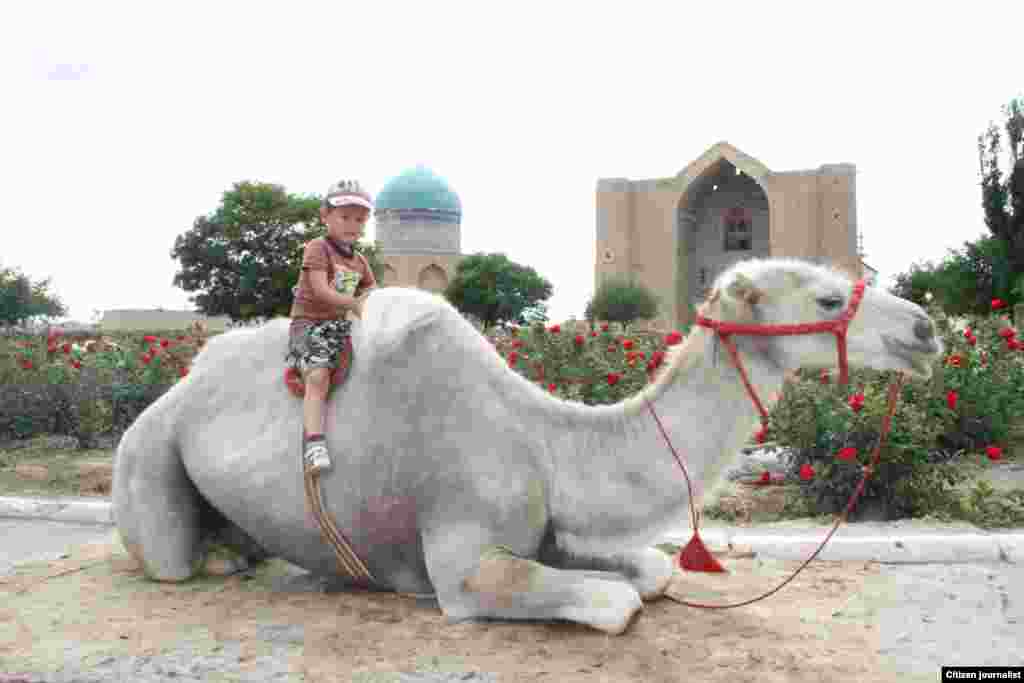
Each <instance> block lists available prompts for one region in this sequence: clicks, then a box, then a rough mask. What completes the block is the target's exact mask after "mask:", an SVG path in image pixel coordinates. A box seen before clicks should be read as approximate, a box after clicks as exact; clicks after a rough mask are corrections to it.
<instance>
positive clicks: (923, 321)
mask: <svg viewBox="0 0 1024 683" xmlns="http://www.w3.org/2000/svg"><path fill="white" fill-rule="evenodd" d="M914 336H915V337H917V338H918V339H920V340H921V341H929V340H931V339H932V338H933V337H934V336H935V328H934V327H933V326H932V321H931V320H929V319H928V318H918V320H917V322H915V323H914Z"/></svg>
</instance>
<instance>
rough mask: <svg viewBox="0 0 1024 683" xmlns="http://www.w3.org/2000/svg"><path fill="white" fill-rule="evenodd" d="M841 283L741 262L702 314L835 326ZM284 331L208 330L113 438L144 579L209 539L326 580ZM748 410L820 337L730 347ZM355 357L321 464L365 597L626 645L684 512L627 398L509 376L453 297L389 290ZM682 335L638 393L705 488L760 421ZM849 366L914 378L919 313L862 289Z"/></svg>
mask: <svg viewBox="0 0 1024 683" xmlns="http://www.w3.org/2000/svg"><path fill="white" fill-rule="evenodd" d="M851 290H852V283H851V282H850V280H849V279H847V278H846V277H845V276H843V275H841V274H839V273H837V272H834V271H831V270H828V269H826V268H824V267H821V266H816V265H811V264H808V263H804V262H798V261H790V260H751V261H745V262H741V263H739V264H738V265H736V266H734V267H732V268H731V269H729V270H728V271H726V272H724V273H723V274H722V275H721V276H720V277H719V279H718V280H717V281H716V283H715V291H716V292H717V296H713V297H712V298H711V299H710V300H709V301H708V302H707V303H706V304H705V308H704V311H705V314H706V315H707V316H708V317H710V318H713V319H718V320H733V321H746V322H760V323H764V324H782V323H795V322H814V321H820V320H829V319H833V318H835V317H836V316H838V315H839V314H840V313H842V311H843V310H844V308H845V307H846V303H847V301H848V300H849V297H850V295H851ZM287 328H288V321H287V320H275V321H272V322H270V323H268V324H267V325H265V326H262V327H259V328H255V329H244V330H238V331H232V332H228V333H226V334H223V335H220V336H218V337H216V338H214V339H212V340H210V342H209V343H208V345H207V347H206V348H205V349H204V350H203V351H202V353H201V354H200V355H199V356H198V357H197V359H196V361H195V364H194V367H193V369H192V371H191V373H190V374H189V375H188V376H187V377H186V378H185V379H183V380H182V381H180V382H179V383H178V384H177V385H175V386H174V387H173V388H172V389H171V390H170V391H168V392H167V393H166V394H165V395H164V396H162V397H161V398H160V399H159V400H158V401H156V402H155V403H154V404H153V405H152V406H150V407H149V408H148V409H147V410H146V411H145V412H144V413H143V414H142V415H141V416H139V418H138V420H137V421H136V422H135V424H134V425H133V426H132V427H131V428H130V429H129V430H128V432H127V433H126V434H125V435H124V438H123V439H122V441H121V445H120V447H119V449H118V453H117V459H116V467H115V472H114V488H113V497H114V512H115V516H116V520H117V525H118V528H119V529H120V532H121V536H122V539H123V541H124V543H125V546H126V547H127V548H128V550H129V551H130V552H131V553H132V554H133V555H134V556H135V557H137V558H138V559H139V560H140V561H141V563H142V565H143V566H144V568H145V571H146V573H147V575H148V576H150V577H151V578H153V579H156V580H160V581H183V580H186V579H189V578H190V577H192V576H195V575H196V574H197V573H198V572H201V571H203V567H204V562H205V561H206V558H207V555H208V549H209V548H210V546H211V543H212V540H211V539H216V540H217V541H218V542H219V543H227V544H229V545H230V546H231V547H232V548H234V550H235V551H236V552H237V553H238V555H239V560H238V561H237V562H233V563H230V566H229V567H228V569H229V570H231V569H234V570H237V569H241V568H243V567H245V566H247V564H246V563H247V561H248V562H252V561H255V560H258V559H261V558H265V557H268V556H276V557H281V558H283V559H285V560H288V561H289V562H292V563H294V564H296V565H299V566H301V567H304V568H306V569H308V570H310V571H311V572H314V573H316V574H323V575H337V574H338V573H339V570H338V564H337V562H336V559H335V556H334V553H333V551H332V549H331V548H330V547H329V546H328V545H327V544H326V543H325V542H324V541H323V540H322V538H321V535H320V531H319V529H318V527H316V526H315V525H311V524H310V523H309V522H308V517H307V511H306V504H305V501H304V489H303V481H302V474H301V464H300V457H299V453H298V449H299V446H300V435H301V430H302V408H301V401H299V400H297V399H296V398H295V397H294V396H292V395H291V394H290V393H289V392H288V391H287V389H286V388H285V386H284V384H283V382H282V374H283V369H284V368H283V360H282V359H283V357H284V353H285V349H286V344H287V336H288V329H287ZM736 343H737V346H738V348H739V353H740V355H741V356H742V357H743V360H744V363H745V365H746V368H747V371H748V373H749V375H750V378H751V380H752V382H753V384H754V386H755V387H756V389H757V391H758V393H759V394H760V396H762V397H768V396H770V395H771V394H773V393H774V392H775V391H777V390H779V389H780V388H781V386H782V382H783V376H784V374H785V373H786V372H787V371H791V370H794V369H796V368H798V367H802V366H804V367H806V366H819V367H831V366H834V365H835V363H836V342H835V339H834V338H833V337H832V335H828V334H815V335H807V336H790V337H773V338H767V337H758V338H754V337H746V338H742V337H738V338H736ZM353 345H354V356H355V361H354V364H353V367H352V371H351V375H350V376H349V378H348V380H347V382H346V383H345V384H344V385H343V386H341V387H340V388H339V389H337V390H336V392H335V393H334V394H333V396H332V398H331V399H330V401H329V403H328V407H327V418H326V419H327V420H328V426H327V430H326V431H327V439H328V443H329V447H330V450H331V453H332V454H333V456H334V459H335V468H334V470H333V471H331V472H330V473H328V474H327V475H325V476H324V478H323V480H322V486H323V491H324V496H325V499H326V501H327V508H328V511H329V513H330V514H331V515H333V518H334V519H335V520H336V523H337V526H338V527H339V528H340V529H342V530H343V531H344V532H345V533H346V534H347V535H348V536H349V538H350V539H351V541H352V547H353V549H354V550H355V552H356V554H357V555H358V556H359V557H360V558H361V559H362V560H363V562H364V563H365V564H366V566H367V568H368V569H369V570H370V571H371V573H372V575H373V577H374V579H375V581H376V584H377V587H378V588H380V589H382V590H394V591H399V592H407V593H419V594H422V593H432V594H434V595H436V598H437V601H438V604H439V606H440V608H441V609H442V610H443V612H444V614H445V615H446V616H447V617H448V618H450V619H453V620H460V619H467V618H499V619H542V620H548V619H561V620H571V621H576V622H580V623H583V624H587V625H589V626H592V627H594V628H597V629H600V630H602V631H605V632H608V633H621V632H622V631H623V630H625V629H626V628H627V626H628V625H629V623H630V621H631V619H632V618H633V616H634V615H635V614H636V613H637V612H638V611H639V610H640V609H641V607H642V602H641V599H652V598H655V597H658V596H659V595H661V594H662V593H663V591H664V590H665V588H666V586H667V584H668V581H669V579H670V576H671V574H672V571H673V566H672V563H671V561H670V559H669V557H668V556H667V555H665V554H663V553H662V552H660V551H658V550H656V549H653V548H651V547H650V544H651V543H652V542H654V541H655V540H656V539H657V538H658V537H659V535H660V534H662V533H664V532H665V531H666V530H668V529H670V528H672V527H676V528H678V526H679V525H680V524H683V523H685V520H686V519H687V504H688V498H687V493H686V486H685V481H684V479H683V476H682V474H681V472H680V471H679V469H678V467H677V464H676V463H675V461H674V459H673V457H672V455H671V453H670V452H669V450H668V449H667V447H666V445H665V443H664V441H663V439H662V437H661V435H660V433H659V432H658V430H657V426H656V425H655V422H654V420H653V419H652V417H651V415H650V414H649V413H648V411H647V409H646V406H645V404H644V402H643V400H642V398H641V396H639V395H638V396H634V397H631V398H629V399H628V400H626V401H623V402H621V403H618V404H615V405H607V406H597V407H588V406H584V405H582V404H579V403H573V402H567V401H563V400H559V399H558V398H556V397H553V396H551V395H550V394H548V393H547V392H545V391H544V390H543V389H541V388H540V387H538V386H537V385H535V384H533V383H531V382H529V381H528V380H526V379H524V378H523V377H521V376H520V375H518V374H516V373H515V372H513V371H512V370H510V369H509V368H508V367H507V365H506V363H505V362H504V361H503V360H502V358H501V357H499V356H498V354H496V353H495V352H494V349H493V348H492V347H491V345H490V344H489V343H488V342H487V340H486V339H485V338H484V337H483V336H481V335H480V333H479V332H477V331H476V330H475V329H474V328H473V326H472V325H471V324H470V323H469V322H467V321H466V320H465V319H464V318H463V317H462V316H461V315H460V314H459V313H458V312H457V311H456V310H455V309H454V308H452V307H451V306H450V305H449V304H448V303H446V302H445V301H444V300H442V299H441V298H438V297H436V296H434V295H431V294H428V293H426V292H422V291H418V290H410V289H401V288H386V289H381V290H377V291H375V292H373V293H372V294H371V296H370V297H369V299H368V301H367V304H366V307H365V311H364V318H363V320H362V322H361V323H356V324H355V325H354V326H353ZM715 346H716V341H715V338H714V335H713V333H711V332H709V331H708V330H705V329H703V328H695V329H694V331H693V332H692V333H691V334H690V335H689V336H688V337H687V339H686V340H685V341H684V343H682V344H681V345H679V346H677V347H674V348H673V350H672V352H671V353H670V354H669V356H668V358H667V359H666V366H665V367H663V369H662V371H661V374H660V376H659V377H658V379H657V380H656V381H655V382H654V383H652V384H651V385H650V386H648V387H647V388H645V389H644V390H643V392H642V394H643V395H644V396H645V397H646V398H647V399H648V400H649V401H650V402H651V404H653V406H654V408H655V409H656V411H657V412H658V414H659V416H660V418H661V420H662V422H663V424H664V426H665V429H666V430H667V431H668V434H669V435H670V436H671V438H672V440H673V442H674V444H675V445H676V448H677V449H678V450H679V452H680V453H681V454H682V456H683V457H684V458H686V459H687V461H688V467H689V472H690V476H691V477H692V478H694V480H695V481H697V482H702V485H703V487H704V488H705V490H707V489H710V488H711V487H712V485H713V484H714V483H715V482H716V481H717V480H718V478H719V476H720V474H721V473H722V472H723V471H724V470H726V469H727V468H728V467H729V466H730V465H731V464H732V462H733V461H734V460H735V458H736V457H737V454H738V453H739V452H740V448H741V447H742V446H743V445H744V443H745V442H746V440H747V439H748V438H749V437H750V435H751V433H752V431H753V429H754V426H755V424H756V422H757V420H756V417H757V416H756V413H755V410H754V407H753V405H752V403H751V401H750V399H749V398H748V395H747V393H746V391H745V389H744V387H743V386H742V384H741V382H740V379H739V375H738V373H737V371H736V369H735V368H734V367H733V366H732V364H731V363H730V361H729V357H728V355H727V354H725V353H724V352H717V353H716V348H715ZM848 349H849V362H850V364H851V366H853V367H858V366H870V367H873V368H877V369H895V370H903V371H906V372H908V373H910V374H911V375H914V376H917V377H928V376H929V375H930V373H931V363H932V362H933V360H934V359H935V358H936V356H937V354H938V353H940V351H941V349H940V346H939V341H938V339H937V338H936V337H935V335H934V327H933V326H932V324H931V321H930V320H929V319H928V317H927V316H926V315H925V313H924V311H923V310H922V309H921V308H920V307H918V306H916V305H914V304H913V303H910V302H907V301H904V300H902V299H899V298H896V297H894V296H891V295H889V294H887V293H885V292H883V291H880V290H877V289H869V290H868V291H867V293H866V295H865V296H864V300H863V303H862V304H861V306H860V311H859V313H858V314H857V315H856V317H855V318H854V320H853V322H852V324H851V326H850V329H849V336H848Z"/></svg>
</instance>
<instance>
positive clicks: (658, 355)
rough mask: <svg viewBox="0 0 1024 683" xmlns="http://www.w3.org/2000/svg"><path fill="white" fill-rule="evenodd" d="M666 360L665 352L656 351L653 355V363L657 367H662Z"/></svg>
mask: <svg viewBox="0 0 1024 683" xmlns="http://www.w3.org/2000/svg"><path fill="white" fill-rule="evenodd" d="M664 360H665V352H664V351H655V352H654V353H652V354H651V362H652V363H654V364H655V366H658V365H661V363H662V361H664Z"/></svg>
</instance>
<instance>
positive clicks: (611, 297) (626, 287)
mask: <svg viewBox="0 0 1024 683" xmlns="http://www.w3.org/2000/svg"><path fill="white" fill-rule="evenodd" d="M657 314H658V297H657V296H655V294H654V292H652V291H651V290H650V289H648V288H646V287H644V286H643V285H642V284H640V283H639V282H636V281H635V280H633V279H629V278H624V277H611V278H608V279H606V280H604V281H603V282H602V283H601V284H600V285H599V286H598V288H597V291H596V292H594V297H593V298H592V299H591V300H590V302H588V303H587V307H586V311H585V312H584V317H585V318H586V319H587V320H590V321H593V320H609V321H612V322H617V323H622V324H624V325H628V324H629V323H631V322H633V321H634V320H639V319H642V318H653V317H655V316H656V315H657Z"/></svg>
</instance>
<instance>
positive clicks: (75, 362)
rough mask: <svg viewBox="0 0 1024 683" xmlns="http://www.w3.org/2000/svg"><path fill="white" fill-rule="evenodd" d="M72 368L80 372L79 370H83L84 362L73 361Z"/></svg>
mask: <svg viewBox="0 0 1024 683" xmlns="http://www.w3.org/2000/svg"><path fill="white" fill-rule="evenodd" d="M71 367H73V368H74V369H75V370H79V369H81V367H82V361H79V360H73V361H71Z"/></svg>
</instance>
